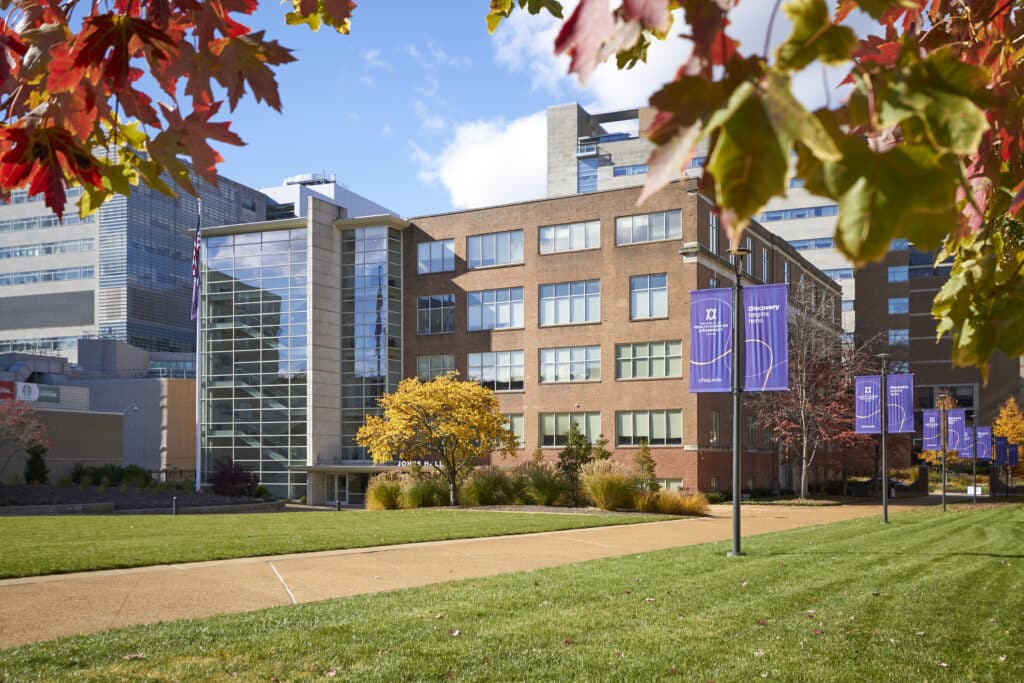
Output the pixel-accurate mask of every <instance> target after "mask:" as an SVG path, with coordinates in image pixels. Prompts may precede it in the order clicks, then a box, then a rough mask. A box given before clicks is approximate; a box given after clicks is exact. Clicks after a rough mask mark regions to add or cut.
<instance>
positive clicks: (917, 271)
mask: <svg viewBox="0 0 1024 683" xmlns="http://www.w3.org/2000/svg"><path fill="white" fill-rule="evenodd" d="M952 271H953V267H952V266H939V267H938V268H933V267H932V266H911V267H910V269H909V273H908V275H909V277H910V279H911V280H919V279H921V278H923V277H941V278H948V277H949V274H950V273H951V272H952Z"/></svg>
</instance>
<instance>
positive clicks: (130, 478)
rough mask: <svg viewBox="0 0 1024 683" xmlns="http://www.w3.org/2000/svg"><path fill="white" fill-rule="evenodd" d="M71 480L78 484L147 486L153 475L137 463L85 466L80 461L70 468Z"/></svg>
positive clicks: (149, 484) (150, 484)
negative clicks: (123, 465) (122, 465)
mask: <svg viewBox="0 0 1024 683" xmlns="http://www.w3.org/2000/svg"><path fill="white" fill-rule="evenodd" d="M71 481H72V482H74V483H76V484H79V485H80V486H89V485H91V486H103V487H104V488H106V487H107V486H134V487H137V488H148V487H150V486H152V485H153V475H152V474H151V473H150V471H149V470H147V469H145V468H144V467H139V466H138V465H128V467H121V466H120V465H98V466H94V467H86V466H85V465H82V464H81V463H79V464H77V465H75V466H74V468H73V469H72V470H71Z"/></svg>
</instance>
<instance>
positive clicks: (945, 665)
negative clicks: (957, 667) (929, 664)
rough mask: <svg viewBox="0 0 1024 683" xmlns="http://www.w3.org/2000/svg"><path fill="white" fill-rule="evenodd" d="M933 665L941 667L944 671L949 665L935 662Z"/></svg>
mask: <svg viewBox="0 0 1024 683" xmlns="http://www.w3.org/2000/svg"><path fill="white" fill-rule="evenodd" d="M935 663H936V664H938V665H939V666H941V667H942V668H943V669H945V668H946V667H948V666H949V664H946V663H945V662H935Z"/></svg>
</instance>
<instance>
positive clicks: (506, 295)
mask: <svg viewBox="0 0 1024 683" xmlns="http://www.w3.org/2000/svg"><path fill="white" fill-rule="evenodd" d="M466 300H467V301H468V304H467V311H466V312H467V321H468V327H469V329H470V330H506V329H512V328H521V327H522V326H523V288H522V287H510V288H508V289H484V290H481V291H479V292H470V293H469V294H468V296H467V299H466Z"/></svg>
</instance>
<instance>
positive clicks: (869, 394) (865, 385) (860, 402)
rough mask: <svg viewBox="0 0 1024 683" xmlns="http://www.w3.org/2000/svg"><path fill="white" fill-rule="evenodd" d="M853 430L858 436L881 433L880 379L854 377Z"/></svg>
mask: <svg viewBox="0 0 1024 683" xmlns="http://www.w3.org/2000/svg"><path fill="white" fill-rule="evenodd" d="M853 381H854V412H853V415H854V418H853V429H854V431H855V432H857V433H858V434H881V433H882V420H881V416H882V378H881V377H880V376H879V375H864V376H861V377H854V379H853Z"/></svg>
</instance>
